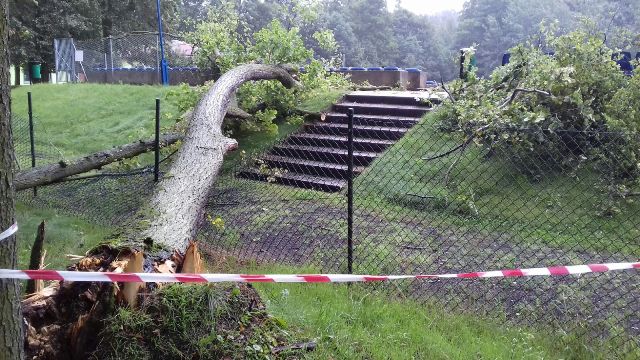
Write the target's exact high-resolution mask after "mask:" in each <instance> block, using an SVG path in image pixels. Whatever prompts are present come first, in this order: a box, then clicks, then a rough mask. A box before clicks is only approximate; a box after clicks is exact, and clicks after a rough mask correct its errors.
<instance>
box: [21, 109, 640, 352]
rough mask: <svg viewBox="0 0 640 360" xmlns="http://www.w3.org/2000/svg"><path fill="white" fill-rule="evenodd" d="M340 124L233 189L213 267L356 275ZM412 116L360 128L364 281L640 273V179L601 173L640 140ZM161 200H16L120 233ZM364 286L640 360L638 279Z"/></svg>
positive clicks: (219, 219)
mask: <svg viewBox="0 0 640 360" xmlns="http://www.w3.org/2000/svg"><path fill="white" fill-rule="evenodd" d="M398 107H399V108H401V107H402V106H401V105H398ZM334 110H335V113H332V114H329V116H328V117H327V119H326V121H325V122H324V123H323V124H306V125H305V126H304V127H303V128H302V129H301V130H300V131H299V132H298V133H295V134H293V135H292V136H290V137H288V138H287V139H285V140H283V141H281V142H279V143H276V144H275V145H274V146H273V148H272V149H270V150H269V151H268V152H266V153H264V154H256V155H253V156H248V157H247V158H246V159H247V160H246V161H245V163H244V164H242V165H240V166H238V167H237V168H235V169H233V170H232V171H226V172H225V173H223V174H222V175H221V177H220V178H219V180H218V182H217V184H216V186H215V189H214V191H213V193H212V194H211V197H210V201H209V203H208V205H207V207H206V211H205V216H204V218H203V223H202V227H201V229H200V231H199V235H198V237H199V239H200V240H201V241H202V242H203V245H204V248H205V249H206V250H207V252H208V253H210V254H212V256H220V257H234V258H237V259H239V260H242V261H256V262H259V263H274V264H287V265H291V266H292V271H295V268H299V267H305V268H307V269H308V268H309V267H312V268H313V269H315V270H317V271H318V272H332V273H344V272H347V270H348V258H347V253H348V251H347V243H348V238H347V235H348V211H347V187H346V184H347V179H348V176H349V172H348V166H347V165H345V161H347V160H348V149H347V147H348V142H347V136H346V134H347V131H348V127H347V125H346V123H345V122H346V117H345V116H344V114H341V113H340V111H342V110H343V109H340V108H335V109H334ZM409 115H411V114H404V115H403V114H400V115H397V114H396V115H394V116H391V115H388V114H387V115H384V116H378V115H376V114H363V115H357V116H356V117H355V118H354V142H353V151H354V152H353V161H354V173H355V175H356V177H355V179H354V183H353V189H354V196H353V203H354V211H353V222H352V225H353V272H354V273H366V274H430V273H431V274H434V273H450V272H468V271H483V270H497V269H505V268H520V267H543V266H552V265H572V264H585V263H602V262H625V261H630V262H632V261H637V259H638V257H639V255H640V241H639V239H640V216H639V212H638V210H639V209H638V207H639V206H640V204H638V201H637V200H636V196H637V195H636V189H634V186H635V184H636V182H635V181H633V180H632V178H633V177H634V176H637V175H634V174H630V173H626V174H625V173H624V167H623V168H622V169H623V173H620V171H621V170H620V169H621V168H620V166H619V165H620V163H619V162H617V161H610V162H603V161H602V154H609V155H607V156H610V157H611V158H613V156H614V155H615V154H616V151H623V149H624V148H625V147H626V146H628V145H629V144H636V145H634V146H637V142H638V140H639V139H638V136H637V134H629V133H618V132H599V133H598V134H594V133H593V132H590V131H567V132H562V131H541V132H540V131H537V130H535V129H509V130H508V131H507V130H506V129H504V131H505V132H510V133H511V134H517V135H518V136H519V137H520V138H523V137H528V136H529V135H531V134H532V133H535V137H533V138H535V139H536V140H535V141H534V145H535V146H533V145H531V146H530V148H528V147H522V146H517V145H516V144H515V143H514V145H513V146H501V147H495V148H494V147H491V146H485V145H478V144H476V143H475V142H470V143H469V144H468V146H463V147H460V144H463V143H465V141H466V138H465V137H464V136H463V135H462V134H461V133H460V132H458V131H449V130H447V128H446V127H443V124H440V123H437V122H435V121H434V120H433V118H432V117H426V118H423V119H420V117H419V115H415V116H414V117H413V118H412V116H409ZM13 126H14V127H13V129H14V134H15V138H16V153H17V155H18V156H17V157H18V162H19V164H20V167H21V168H22V169H24V168H25V166H26V167H28V166H30V160H29V158H28V154H29V147H28V126H26V127H25V121H24V120H23V119H14V124H13ZM36 126H38V125H37V124H36ZM25 129H27V132H26V133H25ZM45 133H46V132H45ZM25 137H26V141H25ZM36 143H37V144H38V147H37V151H36V153H37V154H38V162H39V163H40V161H42V162H43V163H45V162H48V161H51V160H52V161H53V162H55V161H58V160H60V158H59V156H58V155H57V154H58V152H57V151H55V149H54V148H52V147H51V146H50V147H47V146H46V142H45V143H44V144H42V143H39V142H36ZM25 144H26V145H25ZM550 144H551V145H550ZM25 146H26V148H25ZM456 147H458V148H459V150H457V151H451V150H452V149H456ZM612 154H613V155H612ZM25 156H27V157H26V160H25ZM57 156H58V157H57ZM608 166H609V167H608ZM613 167H615V168H613ZM152 188H153V175H152V173H149V172H146V171H145V170H141V171H138V172H136V173H132V174H122V176H118V175H117V174H111V175H108V176H99V177H93V178H88V179H83V180H77V181H72V182H65V183H60V184H56V185H52V186H47V187H43V188H40V189H39V190H38V191H39V192H38V195H37V196H36V197H34V196H33V194H32V193H31V192H30V191H23V192H21V193H20V199H21V200H22V201H25V202H30V203H33V204H38V205H45V206H49V207H52V208H56V209H59V210H61V211H65V212H68V213H70V214H73V215H77V216H82V217H85V218H88V219H91V220H93V221H97V222H101V223H109V224H120V223H121V222H122V221H123V220H124V219H126V218H127V217H128V215H129V214H131V213H132V212H134V211H135V210H136V209H137V208H138V206H139V205H140V204H141V203H142V202H143V201H144V199H145V197H146V196H147V195H149V194H150V193H151V191H152ZM366 286H370V287H369V289H373V287H375V288H376V289H381V290H390V294H392V295H394V296H395V295H398V294H401V295H402V296H406V297H409V298H413V299H416V300H419V301H422V302H425V303H429V304H437V305H438V306H442V307H445V308H446V309H448V310H449V311H451V312H456V313H469V314H473V315H480V316H483V317H486V318H489V319H493V320H494V321H500V322H504V323H507V324H518V325H526V326H531V327H533V328H540V329H543V330H548V331H552V332H559V333H562V334H577V335H578V336H581V337H584V338H585V339H590V340H589V341H591V340H593V342H592V343H588V344H587V346H592V347H594V348H595V347H597V346H600V345H598V344H600V343H599V341H604V342H605V343H606V346H608V349H610V350H611V351H612V353H614V354H617V356H624V355H627V354H634V351H635V353H637V351H639V348H640V340H639V339H640V302H639V301H638V299H637V294H638V293H639V291H640V277H639V276H638V274H637V273H635V272H628V273H624V272H622V273H603V274H587V275H581V276H565V277H556V278H518V279H483V280H458V279H450V280H420V281H407V282H405V283H401V284H400V285H393V288H389V286H392V285H387V284H376V285H366Z"/></svg>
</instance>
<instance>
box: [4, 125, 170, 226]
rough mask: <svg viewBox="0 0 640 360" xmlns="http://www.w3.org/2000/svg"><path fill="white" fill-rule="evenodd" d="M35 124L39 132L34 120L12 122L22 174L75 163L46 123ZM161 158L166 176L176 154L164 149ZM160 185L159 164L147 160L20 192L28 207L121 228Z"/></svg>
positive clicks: (15, 146) (161, 167)
mask: <svg viewBox="0 0 640 360" xmlns="http://www.w3.org/2000/svg"><path fill="white" fill-rule="evenodd" d="M32 121H33V123H32V124H33V125H32V126H33V132H31V131H30V126H29V120H28V119H25V118H22V117H19V116H15V115H14V116H13V118H12V131H13V138H14V149H15V154H16V163H17V168H18V170H19V171H28V170H29V169H30V168H31V167H32V161H34V160H35V161H34V162H35V165H36V166H43V165H49V164H56V163H59V162H68V161H70V160H74V159H67V158H66V156H65V154H64V151H63V149H59V148H57V147H56V146H55V145H54V144H53V143H52V142H50V140H49V139H51V136H49V130H48V129H47V127H46V126H45V124H44V122H42V121H40V119H39V118H38V117H33V120H32ZM32 136H33V156H32V151H31V139H32ZM86 155H89V154H86ZM161 155H162V158H161V161H160V174H161V176H162V174H163V173H164V171H165V168H166V166H167V165H168V164H169V159H170V157H171V156H172V155H173V152H172V151H171V150H170V149H162V150H161ZM154 185H155V181H154V165H153V162H152V161H150V160H149V161H147V160H146V159H145V160H143V161H141V164H140V165H139V166H136V167H135V168H131V167H130V166H129V165H126V166H121V165H120V164H118V163H114V164H112V165H108V166H106V167H104V168H101V169H96V170H93V171H91V172H88V173H85V174H79V175H77V176H73V177H69V178H66V179H62V180H61V181H60V182H57V183H54V184H51V185H47V186H42V187H38V188H36V189H35V190H34V189H27V190H23V191H19V192H18V194H17V195H18V200H19V201H21V202H22V203H25V204H29V205H31V206H34V207H45V208H50V209H56V210H59V211H62V212H63V213H66V214H69V215H73V216H77V217H80V218H83V219H86V220H88V221H91V222H93V223H97V224H102V225H107V226H110V225H119V224H121V223H123V222H124V221H125V220H126V219H128V218H129V217H130V216H131V215H133V214H134V213H135V211H137V210H138V208H139V207H140V206H141V205H142V204H143V202H144V201H145V200H146V199H147V197H148V196H149V195H150V194H151V193H152V191H153V187H154Z"/></svg>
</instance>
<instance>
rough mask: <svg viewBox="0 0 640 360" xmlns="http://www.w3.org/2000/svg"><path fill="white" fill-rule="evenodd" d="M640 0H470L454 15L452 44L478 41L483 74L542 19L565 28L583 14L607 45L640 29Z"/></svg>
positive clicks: (533, 32) (570, 27)
mask: <svg viewBox="0 0 640 360" xmlns="http://www.w3.org/2000/svg"><path fill="white" fill-rule="evenodd" d="M639 17H640V2H638V1H635V0H597V1H585V0H560V1H559V0H537V1H530V0H470V1H468V2H467V3H466V4H465V6H464V9H463V11H462V13H461V14H460V18H459V22H460V23H459V26H458V28H457V33H456V39H455V43H454V46H453V48H463V47H468V46H471V45H473V44H477V45H478V53H477V57H478V66H479V74H481V75H487V74H489V73H490V72H491V70H492V69H494V68H495V67H497V66H498V65H500V61H501V58H502V54H503V53H504V52H506V50H507V49H509V48H511V47H513V46H515V45H517V44H518V43H520V42H522V41H524V40H526V39H528V38H529V37H531V36H535V35H537V34H538V33H539V31H538V30H539V28H538V24H540V22H542V21H547V22H551V21H555V22H557V23H558V26H559V27H558V29H559V30H560V31H562V32H564V33H567V32H569V31H571V30H574V29H578V28H579V27H580V23H581V19H582V18H588V19H590V20H592V21H593V22H594V27H595V29H597V30H598V31H599V32H600V33H601V34H600V37H601V39H602V38H603V37H604V36H605V35H604V34H605V33H607V34H608V39H607V40H608V41H609V45H610V46H613V47H617V46H623V45H624V44H621V43H619V42H618V43H616V42H615V39H620V36H617V35H620V34H621V33H624V32H631V33H635V34H638V33H639V32H640V21H638V18H639Z"/></svg>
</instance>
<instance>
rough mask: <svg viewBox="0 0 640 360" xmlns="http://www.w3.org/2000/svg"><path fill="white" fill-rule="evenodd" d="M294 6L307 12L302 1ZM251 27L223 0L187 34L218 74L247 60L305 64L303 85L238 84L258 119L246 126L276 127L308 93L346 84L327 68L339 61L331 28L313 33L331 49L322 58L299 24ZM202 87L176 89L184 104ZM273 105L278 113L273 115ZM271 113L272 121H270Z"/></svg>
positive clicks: (241, 98)
mask: <svg viewBox="0 0 640 360" xmlns="http://www.w3.org/2000/svg"><path fill="white" fill-rule="evenodd" d="M294 10H295V11H297V12H300V14H307V11H306V9H305V8H304V7H302V8H300V7H296V8H295V9H294ZM305 16H306V15H305ZM248 28H249V26H248V24H246V23H243V20H241V17H240V16H239V15H238V13H237V11H236V9H235V6H234V5H233V3H232V2H226V1H224V2H222V3H221V4H220V5H219V6H217V7H215V9H214V10H212V11H211V12H210V14H209V17H208V19H207V20H206V21H205V22H202V23H200V24H198V25H197V27H196V30H195V31H194V32H192V33H190V34H188V35H187V38H188V39H189V41H190V42H191V43H193V44H196V46H197V49H198V51H197V52H196V54H195V56H196V60H197V62H198V64H199V66H200V67H202V68H208V69H212V70H213V71H214V74H215V75H216V77H218V76H220V75H221V74H223V73H225V72H226V71H228V70H230V69H231V68H233V67H235V66H238V65H241V64H246V63H263V64H274V65H280V64H287V65H293V66H295V67H304V68H305V71H304V72H302V73H299V74H297V75H296V76H297V77H298V80H299V81H300V83H301V84H302V87H300V88H294V89H286V88H285V87H284V86H282V85H281V84H280V83H278V82H275V81H261V82H249V83H246V84H244V85H243V86H242V87H240V89H239V90H238V105H239V106H240V107H241V108H243V109H246V110H247V111H249V112H250V113H253V114H256V118H255V119H254V120H256V121H254V122H253V123H252V124H244V128H245V129H253V130H264V129H266V130H268V131H270V132H273V131H274V126H276V125H275V124H276V119H278V120H284V119H285V118H287V117H289V116H291V115H293V113H294V110H295V108H296V106H298V105H299V104H300V103H301V102H302V101H304V100H306V99H308V98H309V97H310V96H311V95H310V94H312V93H314V92H316V91H322V90H326V89H329V88H332V87H334V88H337V87H345V86H346V84H347V82H346V80H345V79H344V78H343V77H342V76H339V75H336V74H330V73H329V72H328V71H327V70H326V67H327V66H329V65H335V64H334V63H335V61H336V60H335V59H336V58H337V57H338V56H337V53H336V51H337V45H336V41H335V38H334V37H333V33H332V32H331V31H329V30H322V31H318V32H316V33H314V34H312V39H313V40H314V41H315V42H317V44H319V47H320V48H321V49H322V50H324V51H326V52H328V53H330V54H331V56H330V57H329V59H322V58H316V57H314V52H313V50H312V49H310V48H307V47H306V46H305V42H304V40H303V38H302V35H301V34H300V30H299V28H297V27H295V26H293V27H291V28H289V29H287V28H285V27H284V26H283V25H282V24H281V23H280V22H279V21H278V20H273V21H272V22H271V23H269V24H268V25H267V26H266V27H264V28H263V29H261V30H259V31H257V32H256V33H248V30H246V29H248ZM202 91H203V90H194V91H193V92H192V93H191V94H185V93H183V89H181V90H179V91H176V92H174V94H173V95H177V96H178V97H179V100H178V102H179V104H181V106H180V107H181V108H184V107H189V106H188V105H190V107H193V106H195V103H196V102H197V100H198V98H199V93H201V92H202ZM182 105H187V106H182ZM274 111H275V115H276V116H271V115H272V114H273V112H274ZM267 114H268V115H269V116H266V115H267ZM267 118H271V120H272V121H271V122H268V121H266V119H267ZM276 129H277V126H276Z"/></svg>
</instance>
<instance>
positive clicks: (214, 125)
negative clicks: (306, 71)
mask: <svg viewBox="0 0 640 360" xmlns="http://www.w3.org/2000/svg"><path fill="white" fill-rule="evenodd" d="M290 70H291V68H290V67H289V68H287V67H285V66H275V65H263V64H247V65H241V66H238V67H236V68H234V69H232V70H230V71H228V72H227V73H225V74H224V75H223V76H222V77H221V78H220V79H219V80H218V81H217V82H216V83H215V84H214V85H213V87H212V88H211V89H210V90H209V91H208V92H207V93H206V94H205V95H204V96H203V98H202V99H201V100H200V102H199V103H198V105H197V106H196V108H195V110H194V112H193V116H192V118H191V120H190V122H189V125H188V129H187V131H186V134H185V135H184V137H183V138H182V145H181V147H180V149H179V150H178V152H177V154H176V156H175V160H174V161H173V163H172V164H171V166H170V168H169V170H168V172H167V173H166V175H165V176H164V177H163V178H162V180H161V181H160V182H159V183H158V185H157V186H156V189H155V191H154V194H153V195H152V197H151V200H150V201H149V203H148V204H146V205H145V206H143V208H142V209H140V211H139V212H138V214H137V215H136V216H135V217H134V218H132V219H131V220H130V221H129V223H128V224H127V225H126V226H123V227H122V228H123V229H124V230H123V231H122V232H121V233H120V234H117V235H114V237H113V238H111V239H107V240H110V241H109V242H108V243H107V244H106V245H102V246H99V247H97V248H95V249H93V250H91V251H89V252H88V253H87V256H86V257H83V258H81V259H79V261H78V263H77V264H76V265H75V266H73V267H72V269H75V270H79V271H115V272H143V271H147V272H154V271H155V272H184V273H194V272H200V271H201V269H202V260H201V258H200V254H199V252H198V248H197V245H196V244H195V243H191V241H192V240H193V239H194V236H195V231H196V229H197V226H198V223H199V222H200V220H202V218H203V216H202V215H203V211H204V210H203V209H204V206H205V204H206V201H207V197H208V196H209V193H210V191H211V189H212V187H213V185H214V182H215V180H216V178H217V176H218V173H219V171H220V168H221V166H222V161H223V156H224V155H225V153H226V152H227V151H229V150H231V149H234V148H236V147H237V142H236V141H235V140H233V139H230V138H228V137H226V136H224V135H223V133H222V122H223V120H224V117H225V114H226V112H227V108H228V106H229V103H230V100H231V98H232V96H233V94H234V93H235V91H236V90H237V89H238V87H240V86H241V85H242V84H243V83H245V82H247V81H257V80H278V81H279V82H280V83H282V84H283V85H284V86H285V87H287V88H291V87H295V86H300V85H299V84H298V82H297V81H296V80H295V79H294V78H293V77H292V76H291V75H290V73H289V71H290ZM176 141H177V140H176ZM143 147H144V146H143ZM98 158H101V159H103V161H106V160H104V159H106V158H109V159H113V158H114V156H113V155H112V156H102V157H101V156H98ZM94 160H95V159H94ZM80 162H81V163H82V164H78V163H76V164H74V165H73V166H74V167H76V168H78V169H80V168H83V166H85V167H89V165H88V164H93V165H95V163H96V161H89V160H87V158H85V159H84V161H82V159H81V161H80ZM52 166H53V168H50V169H49V170H48V171H43V169H40V170H41V171H40V172H36V173H38V174H43V173H47V174H50V173H57V174H59V176H62V175H64V174H67V172H65V171H68V170H65V169H66V168H69V167H71V164H66V166H63V164H57V165H52ZM52 169H55V171H53V170H52ZM34 174H35V173H34ZM34 174H32V175H30V176H29V177H27V176H26V175H25V176H24V177H23V178H22V179H23V181H22V184H26V183H27V181H26V180H25V179H27V178H28V179H32V180H31V182H30V184H43V183H44V182H43V181H40V182H38V181H36V180H34V179H40V178H42V177H43V176H42V175H39V176H36V175H34ZM46 178H48V179H51V178H52V177H51V176H47V177H46ZM22 186H25V185H22ZM190 243H191V246H188V245H189V244H190ZM155 288H157V286H155V285H148V286H145V285H143V284H136V283H127V284H124V285H120V284H114V285H111V284H106V285H103V284H89V283H78V284H68V283H64V284H60V285H58V284H54V285H53V287H48V288H45V289H44V290H43V291H41V292H40V293H37V294H34V295H32V296H30V297H29V298H28V299H27V300H25V302H24V303H23V312H24V314H25V320H26V325H27V330H28V331H27V342H26V343H27V345H28V348H27V353H28V354H29V356H30V358H32V357H33V356H35V357H36V358H63V359H64V358H71V359H75V358H86V356H88V355H89V354H90V352H91V351H92V349H94V348H95V341H96V339H95V334H96V333H97V332H98V331H99V329H100V327H101V326H102V325H101V324H102V323H101V322H100V319H101V318H103V317H104V316H106V314H108V313H109V308H110V304H112V303H113V298H112V297H113V295H114V294H115V298H116V299H117V301H118V302H120V303H123V304H128V305H130V306H135V305H136V303H137V299H138V297H139V296H140V293H141V292H143V293H144V292H145V291H146V292H148V293H151V292H152V291H153V290H154V289H155ZM72 300H73V301H72ZM60 342H64V344H61V343H60ZM48 343H53V344H57V345H58V346H47V347H42V346H40V345H41V344H48ZM64 349H72V351H67V352H65V350H64Z"/></svg>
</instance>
